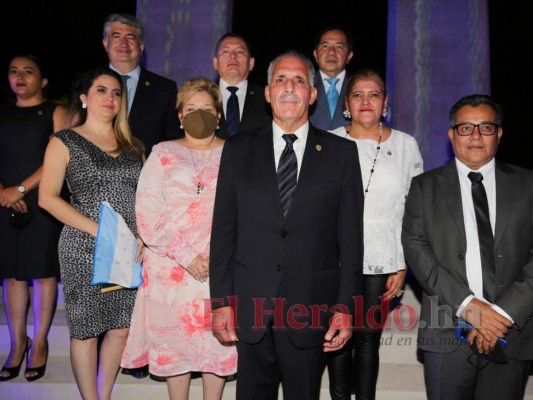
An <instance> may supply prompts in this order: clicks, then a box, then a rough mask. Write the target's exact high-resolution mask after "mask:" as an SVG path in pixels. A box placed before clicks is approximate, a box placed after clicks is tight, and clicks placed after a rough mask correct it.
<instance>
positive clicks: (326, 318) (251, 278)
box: [210, 51, 363, 400]
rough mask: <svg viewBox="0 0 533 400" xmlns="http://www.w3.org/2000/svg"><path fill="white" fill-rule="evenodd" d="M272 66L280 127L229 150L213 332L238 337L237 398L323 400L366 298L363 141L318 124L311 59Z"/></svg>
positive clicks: (214, 270) (220, 202)
mask: <svg viewBox="0 0 533 400" xmlns="http://www.w3.org/2000/svg"><path fill="white" fill-rule="evenodd" d="M268 71H269V72H268V85H267V87H266V88H265V97H266V100H267V102H269V103H270V104H271V106H272V113H273V119H274V121H273V122H271V123H270V124H269V125H268V126H266V127H263V128H260V129H256V130H255V131H253V132H250V133H247V134H242V135H236V136H233V137H231V138H229V139H228V140H227V141H226V144H225V145H224V150H223V154H222V159H221V165H220V172H219V178H218V184H217V194H216V200H215V210H214V218H213V229H212V238H211V253H210V287H211V297H212V300H211V301H212V306H213V309H214V311H213V331H214V334H215V336H216V337H217V338H218V339H219V340H220V341H221V342H222V343H232V342H235V341H237V350H238V354H239V363H238V370H237V398H238V399H259V398H261V399H276V398H277V394H278V386H279V382H280V380H281V381H282V382H283V397H284V399H285V400H291V399H298V400H301V399H318V396H319V391H320V381H321V375H322V371H323V367H324V359H325V353H324V352H329V351H335V350H338V349H340V348H342V347H343V346H344V345H345V343H346V341H347V340H348V339H349V338H350V337H351V328H350V320H351V316H353V312H354V297H355V296H358V295H360V294H361V282H362V255H363V230H362V229H363V228H362V226H363V225H362V221H363V220H362V217H363V193H362V183H361V171H360V168H359V159H358V154H357V147H356V146H355V144H354V143H353V142H350V141H346V140H343V139H342V138H339V137H336V136H335V135H331V134H329V133H327V132H324V131H322V130H318V129H316V128H314V127H313V126H312V125H310V124H309V123H308V108H309V105H310V104H312V103H313V102H314V101H315V98H316V89H315V88H314V87H313V76H314V68H313V65H312V63H311V61H310V60H309V59H308V58H307V57H305V56H303V55H301V54H299V53H296V52H293V51H290V52H288V53H284V54H282V55H280V56H278V57H277V58H275V59H274V60H273V61H272V62H271V63H270V66H269V69H268ZM339 139H340V140H339ZM289 143H291V144H289ZM292 143H294V144H292ZM288 154H291V156H290V157H293V158H292V160H293V161H292V162H287V158H288V157H289V156H287V155H288ZM289 172H290V173H289ZM291 181H292V182H293V186H289V187H287V186H286V185H285V183H287V182H291ZM278 185H279V186H278ZM294 185H295V186H294ZM280 188H281V191H280ZM294 188H295V190H294ZM285 189H287V191H285ZM291 189H292V190H291ZM290 193H293V195H292V196H290ZM234 316H235V318H236V325H235V324H234V323H233V322H234V321H233V320H232V318H233V317H234Z"/></svg>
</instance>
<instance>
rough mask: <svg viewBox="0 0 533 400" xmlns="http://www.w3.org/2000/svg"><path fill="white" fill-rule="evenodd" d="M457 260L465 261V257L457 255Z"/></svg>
mask: <svg viewBox="0 0 533 400" xmlns="http://www.w3.org/2000/svg"><path fill="white" fill-rule="evenodd" d="M457 258H458V259H459V260H461V261H463V260H464V259H465V256H463V255H462V254H459V255H457Z"/></svg>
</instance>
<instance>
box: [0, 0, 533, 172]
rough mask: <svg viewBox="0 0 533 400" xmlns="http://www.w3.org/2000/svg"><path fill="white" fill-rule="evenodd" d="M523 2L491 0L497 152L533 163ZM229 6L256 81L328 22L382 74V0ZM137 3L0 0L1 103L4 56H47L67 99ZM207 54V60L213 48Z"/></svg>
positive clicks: (58, 92)
mask: <svg viewBox="0 0 533 400" xmlns="http://www.w3.org/2000/svg"><path fill="white" fill-rule="evenodd" d="M526 5H527V2H525V1H505V2H503V1H497V0H489V19H490V21H489V23H490V50H491V72H492V73H491V76H492V79H491V88H492V95H493V96H494V97H495V98H496V99H497V100H499V101H500V102H501V103H502V104H503V106H504V111H505V122H504V136H503V138H502V142H501V145H500V149H499V152H498V158H499V159H501V160H504V161H507V162H511V163H514V164H518V165H522V166H525V167H527V168H531V169H533V157H532V156H531V155H530V153H531V145H530V144H531V143H533V141H532V140H531V139H530V138H529V137H530V136H531V135H532V134H533V132H530V131H529V128H530V126H531V123H530V122H529V116H530V114H529V113H531V112H532V111H533V101H532V100H531V95H530V94H531V93H532V91H533V45H532V40H533V32H532V30H533V28H532V26H533V25H532V24H531V22H530V20H529V18H530V13H528V11H527V10H526V9H525V7H526ZM233 7H234V13H233V31H234V32H237V33H240V34H242V35H244V36H245V37H246V38H248V39H249V41H250V42H251V46H252V51H253V54H254V56H255V58H256V67H255V69H254V71H253V72H252V74H251V77H250V78H251V79H253V80H255V81H257V82H259V83H265V80H266V68H267V65H268V63H269V62H270V60H271V59H272V58H273V57H275V56H276V55H277V54H279V53H281V52H283V51H285V50H287V49H290V48H292V49H295V50H298V51H300V52H302V53H304V54H306V55H308V56H310V57H312V51H313V41H314V34H315V32H316V31H318V30H319V29H320V28H321V27H322V26H323V25H325V24H329V23H332V22H334V23H338V24H340V25H341V26H343V27H344V28H345V29H346V30H348V31H350V32H351V33H352V36H353V39H354V58H353V60H352V62H351V63H350V64H349V65H348V71H349V72H352V71H354V70H355V69H357V68H359V67H372V68H375V69H377V70H378V71H380V72H381V73H382V74H383V75H385V71H386V38H387V36H386V35H387V8H388V2H387V0H372V1H362V0H335V1H330V0H307V1H305V0H292V1H291V0H284V1H281V0H271V1H269V2H256V1H249V0H233ZM80 8H81V9H82V11H79V9H80ZM135 11H136V1H135V0H113V1H109V0H107V1H106V0H92V1H90V2H83V3H81V2H77V1H59V0H29V1H26V2H23V3H18V2H16V1H7V0H0V71H4V73H5V75H1V74H0V104H2V103H4V102H6V101H9V100H10V99H11V98H12V95H11V92H10V90H9V86H8V84H7V66H8V62H9V60H10V58H11V57H12V56H13V55H14V54H17V53H24V52H30V53H34V54H36V55H38V56H40V57H41V58H43V59H44V60H45V61H46V62H47V64H48V65H49V70H50V81H51V82H50V89H49V93H48V95H49V97H50V98H52V99H55V100H59V101H63V102H66V99H67V97H68V92H69V90H70V85H71V83H72V81H73V80H74V79H75V78H76V77H77V76H78V74H79V73H81V72H82V71H84V70H86V69H88V68H90V67H92V66H95V65H105V64H107V57H106V54H105V51H104V49H103V46H102V43H101V35H102V25H103V22H104V20H105V18H106V16H107V15H108V14H110V13H113V12H122V13H131V14H135ZM180 56H181V57H186V56H187V55H186V54H183V55H180ZM206 57H208V58H209V60H210V59H211V57H212V54H209V55H206ZM180 83H181V82H178V85H179V84H180ZM450 106H451V105H450ZM443 134H444V133H443Z"/></svg>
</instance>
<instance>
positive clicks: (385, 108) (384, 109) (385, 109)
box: [382, 104, 389, 118]
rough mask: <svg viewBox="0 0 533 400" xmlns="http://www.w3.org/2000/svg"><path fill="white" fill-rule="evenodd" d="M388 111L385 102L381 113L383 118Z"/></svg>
mask: <svg viewBox="0 0 533 400" xmlns="http://www.w3.org/2000/svg"><path fill="white" fill-rule="evenodd" d="M388 113H389V111H388V106H387V105H386V104H385V107H383V113H382V115H383V118H385V117H386V116H387V114H388Z"/></svg>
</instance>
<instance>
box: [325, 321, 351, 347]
mask: <svg viewBox="0 0 533 400" xmlns="http://www.w3.org/2000/svg"><path fill="white" fill-rule="evenodd" d="M351 337H352V316H351V315H349V314H342V313H339V312H336V313H335V314H333V317H331V320H330V323H329V329H328V331H327V332H326V336H325V337H324V338H325V339H326V341H325V342H324V351H325V352H330V351H337V350H340V349H342V348H343V347H344V345H345V344H346V342H348V340H349V339H350V338H351Z"/></svg>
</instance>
